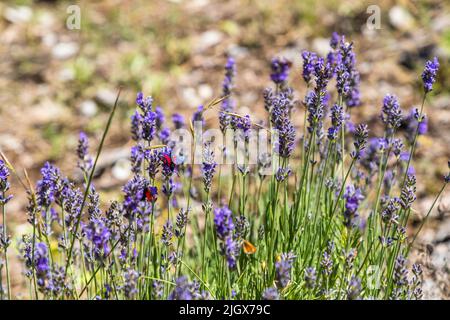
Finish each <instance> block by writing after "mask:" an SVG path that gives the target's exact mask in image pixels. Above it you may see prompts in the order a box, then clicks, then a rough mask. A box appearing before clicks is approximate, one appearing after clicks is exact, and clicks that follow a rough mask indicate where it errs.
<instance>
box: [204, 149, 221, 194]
mask: <svg viewBox="0 0 450 320" xmlns="http://www.w3.org/2000/svg"><path fill="white" fill-rule="evenodd" d="M216 166H217V163H216V162H215V160H214V151H213V150H211V146H210V144H205V146H204V148H203V162H202V175H203V186H204V189H205V192H206V193H209V191H210V189H211V183H212V179H213V176H214V172H215V171H216Z"/></svg>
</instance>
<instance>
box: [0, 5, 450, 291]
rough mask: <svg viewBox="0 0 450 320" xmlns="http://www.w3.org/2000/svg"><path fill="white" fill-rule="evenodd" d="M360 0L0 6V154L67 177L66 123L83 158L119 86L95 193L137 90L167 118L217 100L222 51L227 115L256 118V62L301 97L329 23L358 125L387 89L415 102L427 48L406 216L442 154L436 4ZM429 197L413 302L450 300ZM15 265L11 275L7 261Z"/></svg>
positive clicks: (123, 158) (122, 170)
mask: <svg viewBox="0 0 450 320" xmlns="http://www.w3.org/2000/svg"><path fill="white" fill-rule="evenodd" d="M374 2H375V1H352V0H344V1H335V0H323V1H316V0H298V1H295V0H292V1H287V0H277V1H272V0H229V1H214V0H192V1H183V0H152V1H146V0H134V1H131V0H129V1H127V0H105V1H75V0H74V1H50V0H47V1H32V0H17V1H2V2H1V3H0V93H1V94H0V150H1V151H2V152H3V153H4V154H5V155H6V156H7V157H8V158H9V160H10V161H11V162H12V163H13V164H14V166H15V167H16V169H18V170H19V171H20V172H21V170H22V169H26V170H27V171H28V173H29V175H30V178H31V180H32V181H35V180H36V179H37V178H38V176H39V169H40V167H41V166H42V165H43V163H44V162H45V161H52V162H55V163H56V164H57V165H58V166H60V167H61V168H62V170H63V171H64V172H65V174H67V175H69V176H71V177H76V176H77V172H76V170H75V169H74V168H75V165H76V158H75V148H76V143H77V137H78V132H79V131H80V130H83V131H85V132H87V134H88V135H89V136H90V138H91V146H92V149H91V152H92V153H93V152H94V151H95V148H96V146H97V144H98V141H99V138H100V136H101V134H102V131H103V128H104V125H105V122H106V119H107V117H108V112H109V110H110V108H111V106H112V104H113V103H114V99H115V96H116V94H117V89H118V87H119V86H123V92H122V97H121V99H120V108H119V111H118V114H117V117H116V118H115V120H114V123H113V126H112V130H111V131H110V135H109V136H108V139H107V141H106V146H105V149H104V153H103V154H102V157H101V159H100V160H101V161H100V162H101V163H100V167H101V170H100V172H99V174H98V177H97V179H96V182H95V183H96V187H97V188H98V189H99V190H100V191H101V193H102V196H103V197H104V198H106V199H107V198H108V197H109V196H113V195H114V193H115V192H117V190H118V187H119V186H120V185H122V184H123V183H124V181H126V180H127V179H128V178H129V163H128V161H127V156H128V150H129V146H130V144H131V142H130V141H129V140H130V137H129V134H128V132H129V123H128V119H129V116H130V114H131V112H132V110H133V109H134V98H135V94H136V92H137V91H139V90H142V91H144V93H146V94H149V95H150V94H151V95H152V96H153V97H154V99H155V102H156V104H160V105H161V106H162V107H163V108H164V110H165V111H166V113H168V114H171V113H173V112H179V113H182V114H186V115H187V114H190V113H191V112H192V111H193V110H194V108H196V107H197V106H198V105H199V104H202V103H205V102H207V101H209V100H211V99H213V98H214V97H217V96H218V95H220V91H221V81H222V77H223V65H224V63H225V61H226V56H227V55H232V56H233V57H234V58H235V59H236V61H237V87H236V90H235V94H236V97H237V100H238V108H239V112H241V113H248V112H249V111H252V113H251V114H252V117H253V118H254V119H259V118H261V119H264V118H265V115H264V108H263V101H262V95H261V92H262V90H263V89H264V87H265V86H267V85H268V84H269V72H270V66H269V62H270V59H271V58H272V57H274V56H284V57H286V58H288V59H290V60H291V61H292V62H293V72H292V73H291V78H290V81H291V85H292V86H293V87H294V88H295V89H296V91H297V94H298V98H299V99H301V98H302V96H303V95H304V93H305V85H304V83H303V81H302V79H301V57H300V52H301V50H304V49H307V50H315V51H317V52H319V53H321V54H326V53H327V52H328V50H329V45H328V39H329V37H330V35H331V33H332V32H333V31H338V32H339V33H342V34H345V35H346V37H347V38H348V39H349V40H351V41H353V42H355V50H356V52H357V53H358V56H357V59H358V60H357V67H358V69H359V71H360V72H361V83H362V85H361V92H362V106H361V107H359V108H358V109H357V110H355V112H354V113H353V114H352V116H355V117H360V118H363V119H365V121H369V122H370V121H371V122H375V121H377V119H378V114H379V112H380V108H381V103H382V98H383V96H384V95H385V94H386V93H388V92H389V93H394V94H396V95H397V96H398V97H399V98H400V101H401V105H402V107H403V109H404V110H409V109H410V108H411V107H413V106H417V105H418V104H420V101H421V92H422V90H421V80H420V73H421V71H422V68H423V65H424V62H425V60H426V59H429V58H431V57H432V56H434V55H436V56H438V57H439V60H440V63H441V69H440V72H439V76H438V81H437V85H436V89H435V90H434V91H433V93H432V94H431V97H430V98H429V99H428V100H427V104H426V107H425V110H426V113H427V115H428V116H429V134H428V135H427V136H423V137H421V138H420V140H419V143H420V147H419V148H418V152H417V156H416V160H415V163H414V166H415V168H416V171H417V173H418V176H419V179H418V181H419V183H418V198H419V201H418V202H416V205H415V208H414V209H415V213H416V214H415V217H414V219H415V221H416V225H417V222H418V221H420V219H421V218H422V217H423V215H424V214H425V213H426V210H427V208H428V207H429V205H430V203H431V202H432V200H433V197H434V195H435V194H436V192H437V191H438V189H439V186H440V183H441V182H440V181H441V180H442V175H443V174H444V172H446V170H448V169H447V160H448V159H449V158H450V148H449V145H450V98H449V97H450V2H448V1H444V0H442V1H435V0H429V1H406V0H404V1H388V0H384V1H376V2H377V3H374ZM74 5H75V6H78V8H79V9H80V11H79V12H80V16H81V23H80V29H72V30H71V29H69V28H68V27H67V24H66V23H67V19H68V18H69V19H70V17H71V15H72V14H73V13H74V11H73V10H72V9H73V8H74V7H73V6H74ZM373 5H376V7H373ZM71 6H72V7H71ZM70 8H72V9H70ZM75 8H76V7H75ZM374 8H375V10H378V9H379V12H380V21H379V22H380V23H379V27H380V28H379V29H374V30H371V29H370V28H368V27H367V20H368V19H369V17H370V16H371V15H372V14H373V13H374V11H372V10H374ZM405 112H406V111H405ZM214 116H215V115H214V114H212V115H211V119H209V121H210V122H213V121H214V120H213V119H212V118H213V117H214ZM298 118H299V119H296V121H298V123H299V124H300V123H301V121H302V120H301V119H300V118H302V117H300V116H298ZM12 182H13V187H12V192H13V193H15V194H16V196H15V198H14V199H13V200H12V201H11V202H10V203H9V204H8V216H9V221H10V224H11V227H10V228H12V230H13V233H14V237H19V236H20V235H21V234H22V233H23V230H24V228H25V226H26V216H25V207H26V203H27V199H26V195H25V194H24V192H23V190H21V189H20V188H21V187H20V184H19V183H18V182H17V179H15V178H14V177H13V178H12ZM438 204H439V205H438V206H437V208H436V210H434V211H433V213H432V219H431V221H430V222H429V223H428V224H427V227H426V228H425V229H424V231H423V233H422V236H421V238H420V242H419V243H418V244H417V246H416V250H415V254H414V259H419V260H421V261H422V262H423V263H424V264H425V265H426V268H425V275H426V278H425V283H424V291H425V297H426V298H449V296H450V292H449V261H448V260H449V258H450V253H449V249H450V218H449V215H450V191H447V193H446V194H444V195H443V197H442V198H441V200H440V201H439V202H438ZM413 227H414V224H413ZM15 272H21V271H20V267H19V265H18V266H17V268H15ZM16 279H17V277H16ZM13 285H14V286H15V289H16V292H20V287H21V283H19V282H18V280H14V282H13Z"/></svg>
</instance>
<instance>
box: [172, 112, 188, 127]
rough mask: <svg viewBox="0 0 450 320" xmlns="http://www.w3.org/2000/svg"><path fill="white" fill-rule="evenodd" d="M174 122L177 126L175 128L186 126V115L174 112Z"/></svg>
mask: <svg viewBox="0 0 450 320" xmlns="http://www.w3.org/2000/svg"><path fill="white" fill-rule="evenodd" d="M172 122H173V125H174V126H175V129H181V128H184V127H185V125H186V122H185V120H184V117H183V116H182V115H181V114H179V113H174V114H173V115H172Z"/></svg>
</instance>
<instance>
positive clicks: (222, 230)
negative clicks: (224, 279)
mask: <svg viewBox="0 0 450 320" xmlns="http://www.w3.org/2000/svg"><path fill="white" fill-rule="evenodd" d="M214 225H215V226H216V234H217V237H218V238H219V240H221V243H220V248H221V252H222V254H223V255H224V256H225V257H226V259H227V263H228V267H229V268H230V269H233V268H234V267H235V266H236V255H237V253H238V246H237V243H236V241H235V240H234V237H233V231H234V229H235V227H234V223H233V217H232V212H231V210H230V209H229V208H228V207H221V208H216V209H215V210H214Z"/></svg>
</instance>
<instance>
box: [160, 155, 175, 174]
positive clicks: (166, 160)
mask: <svg viewBox="0 0 450 320" xmlns="http://www.w3.org/2000/svg"><path fill="white" fill-rule="evenodd" d="M174 160H175V157H174V159H172V157H171V156H170V155H169V154H167V153H163V154H161V161H162V163H163V165H164V166H165V167H167V168H169V170H170V171H172V172H173V171H174V170H175V162H174Z"/></svg>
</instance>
